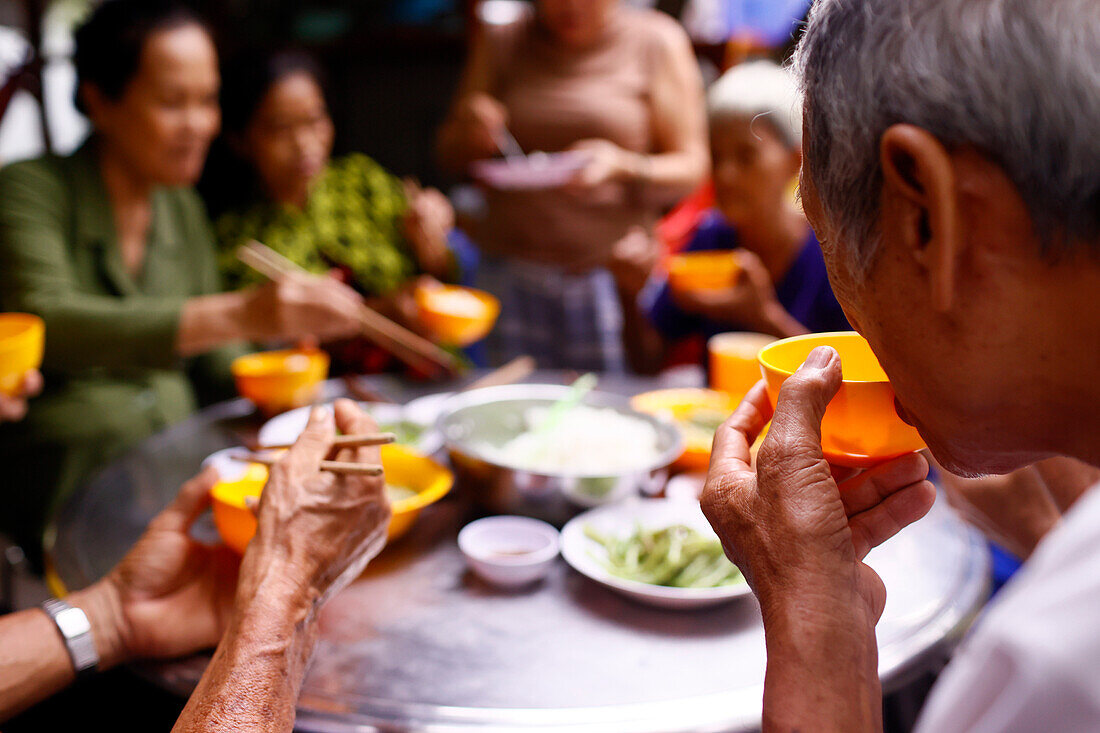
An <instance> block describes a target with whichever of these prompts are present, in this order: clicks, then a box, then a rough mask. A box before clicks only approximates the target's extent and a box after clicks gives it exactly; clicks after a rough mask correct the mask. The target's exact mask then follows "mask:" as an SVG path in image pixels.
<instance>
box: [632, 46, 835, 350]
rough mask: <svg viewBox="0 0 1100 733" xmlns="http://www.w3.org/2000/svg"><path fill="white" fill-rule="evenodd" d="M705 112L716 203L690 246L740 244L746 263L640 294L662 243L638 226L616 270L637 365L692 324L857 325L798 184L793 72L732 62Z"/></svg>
mask: <svg viewBox="0 0 1100 733" xmlns="http://www.w3.org/2000/svg"><path fill="white" fill-rule="evenodd" d="M707 114H708V117H709V122H710V150H711V158H712V163H713V175H714V187H715V193H716V197H717V207H716V208H715V209H714V210H713V211H711V212H709V213H707V214H706V215H705V217H704V218H703V220H702V222H701V224H700V225H699V227H698V229H697V230H696V232H695V235H694V236H693V238H692V239H691V241H690V242H689V243H688V245H687V247H686V248H685V251H691V252H694V251H702V250H737V252H738V257H739V261H740V263H741V265H742V268H743V269H742V272H741V275H740V277H739V279H738V281H737V282H736V283H735V284H734V285H733V286H732V287H730V288H725V289H722V290H699V291H694V292H679V291H673V290H672V289H671V288H669V287H668V285H667V284H665V285H663V286H662V287H660V289H659V290H657V291H656V292H655V293H653V292H652V291H650V292H649V293H647V294H643V295H641V297H639V295H640V293H641V292H642V289H643V287H644V286H645V284H646V282H647V278H648V276H649V273H650V271H651V269H652V266H653V264H654V259H655V256H656V248H655V247H654V246H652V243H651V242H649V241H648V239H647V238H646V237H645V236H644V235H642V234H641V233H640V232H639V233H638V236H636V237H634V238H632V239H626V240H624V241H623V242H622V243H620V246H618V247H617V248H616V251H615V253H614V254H615V268H614V270H615V274H616V279H617V283H618V287H619V293H620V297H621V298H622V299H623V309H624V312H627V313H631V314H632V315H633V317H629V318H627V324H626V326H627V327H626V329H625V330H624V334H625V337H626V344H625V345H626V349H627V352H628V354H629V356H630V358H631V363H632V365H633V366H634V368H635V369H636V370H637V371H643V372H649V371H655V370H656V369H658V368H659V367H660V366H661V364H662V363H663V362H664V359H665V353H666V351H667V344H668V343H669V342H670V341H673V340H676V339H680V338H683V337H685V336H690V335H694V334H702V335H704V336H707V337H709V336H712V335H714V334H716V333H720V332H722V331H739V330H740V331H758V332H761V333H767V334H772V335H774V336H794V335H797V334H800V333H806V332H807V331H834V330H847V329H848V327H849V326H848V322H847V320H846V319H845V318H844V313H843V311H841V309H840V306H839V305H838V304H837V301H836V298H834V297H833V292H832V290H831V289H830V287H829V280H828V276H827V275H826V272H825V263H824V261H823V260H822V256H821V247H820V245H819V244H818V241H817V238H816V237H815V236H814V233H813V231H812V230H811V229H810V225H809V224H808V223H807V222H806V218H805V216H803V214H802V212H801V211H800V210H799V208H798V206H797V204H796V203H795V201H794V198H793V197H792V196H791V194H790V185H791V182H792V181H793V180H794V179H795V177H796V176H797V175H798V170H799V167H800V166H801V164H802V126H801V111H800V105H799V98H798V90H797V89H796V87H795V85H794V82H793V80H792V79H791V78H790V76H789V75H788V74H787V72H785V71H784V70H783V69H781V68H780V67H778V66H776V65H775V64H774V63H772V62H770V61H754V62H751V63H747V64H742V65H740V66H737V67H734V68H733V69H731V70H730V71H728V72H726V74H725V75H723V76H722V77H721V78H720V79H719V80H718V81H716V82H715V83H714V84H713V85H712V86H711V88H710V90H709V92H708V94H707ZM647 295H649V296H650V297H646V296H647ZM639 301H641V302H639Z"/></svg>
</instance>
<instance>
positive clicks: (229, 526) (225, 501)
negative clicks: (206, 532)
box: [210, 444, 454, 555]
mask: <svg viewBox="0 0 1100 733" xmlns="http://www.w3.org/2000/svg"><path fill="white" fill-rule="evenodd" d="M382 467H383V468H384V469H385V471H386V484H387V485H388V486H398V487H403V488H406V489H408V490H409V491H412V492H413V493H412V495H411V496H408V497H405V498H401V499H398V500H397V501H394V502H393V503H392V505H391V507H392V509H393V517H392V518H391V519H390V526H389V529H388V531H387V533H386V539H387V541H393V540H395V539H397V538H398V537H401V536H402V535H404V534H405V533H406V532H408V531H409V529H410V528H411V527H412V525H413V522H415V521H416V518H417V517H418V516H420V512H421V510H423V509H424V507H426V506H428V505H429V504H432V503H434V502H437V501H439V500H440V499H442V498H443V497H444V496H446V495H447V492H449V491H450V490H451V487H452V486H453V485H454V474H452V473H451V472H450V471H449V470H447V469H446V468H444V467H443V466H441V465H440V464H439V463H436V462H435V461H433V460H432V459H431V458H428V457H426V456H423V455H421V454H419V453H417V452H416V451H414V450H412V449H411V448H409V447H407V446H403V445H396V444H391V445H384V446H382ZM267 476H268V471H267V468H266V467H265V466H261V465H259V464H255V463H253V464H250V465H249V467H248V471H247V472H246V473H245V475H244V476H243V477H242V478H239V479H237V480H234V481H224V482H219V483H217V484H215V485H214V488H212V489H211V490H210V495H211V497H212V498H213V505H214V524H215V526H217V528H218V534H220V535H221V538H222V540H223V541H224V542H225V544H226V545H228V546H229V547H231V548H233V549H234V550H236V551H237V552H239V553H241V554H242V555H243V554H244V551H245V548H247V547H248V543H249V541H251V540H252V535H254V534H256V517H255V516H253V514H252V512H251V511H250V510H249V509H248V507H247V505H246V504H245V497H248V496H253V497H257V498H259V496H260V494H262V493H263V489H264V484H266V483H267Z"/></svg>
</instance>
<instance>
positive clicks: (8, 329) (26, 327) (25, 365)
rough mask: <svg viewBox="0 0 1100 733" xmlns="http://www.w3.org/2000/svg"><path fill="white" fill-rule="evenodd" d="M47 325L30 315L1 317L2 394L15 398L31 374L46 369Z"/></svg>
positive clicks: (0, 377)
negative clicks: (44, 355)
mask: <svg viewBox="0 0 1100 733" xmlns="http://www.w3.org/2000/svg"><path fill="white" fill-rule="evenodd" d="M45 346H46V324H45V323H44V322H43V321H42V319H41V318H39V317H38V316H32V315H31V314H29V313H0V393H2V394H5V395H8V396H9V397H14V396H15V395H16V394H17V393H18V392H19V389H20V387H21V386H22V384H23V378H24V376H25V375H26V373H27V372H29V371H31V370H32V369H37V368H38V367H40V366H42V352H43V350H44V349H45Z"/></svg>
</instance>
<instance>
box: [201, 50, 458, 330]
mask: <svg viewBox="0 0 1100 733" xmlns="http://www.w3.org/2000/svg"><path fill="white" fill-rule="evenodd" d="M224 77H225V86H224V88H223V90H222V110H223V114H224V120H225V136H224V143H225V145H224V146H219V147H218V148H217V149H216V150H215V154H214V155H213V156H212V158H211V164H210V165H209V166H208V170H207V172H206V174H204V176H203V184H202V186H201V188H202V190H203V193H204V194H205V196H206V200H207V203H208V204H209V206H210V207H211V211H212V212H214V215H215V217H216V218H215V228H216V231H217V235H218V240H219V243H220V244H221V252H222V253H221V257H220V260H219V262H220V265H221V267H222V271H223V273H224V274H225V276H226V277H227V280H228V282H229V284H230V285H231V286H240V285H247V284H251V283H253V282H255V275H254V273H252V272H250V271H249V270H248V269H247V268H245V267H243V266H241V265H240V263H239V262H237V260H236V258H235V256H234V252H235V250H236V249H237V247H239V246H240V245H241V244H243V243H244V242H247V241H248V240H250V239H256V240H259V241H261V242H263V243H264V244H266V245H267V246H269V247H271V248H272V249H274V250H276V251H277V252H279V253H280V254H282V255H284V256H285V257H287V258H289V259H291V260H293V261H294V262H295V263H297V264H298V265H300V266H302V267H304V268H306V269H307V270H309V271H311V272H315V273H324V272H327V271H329V270H331V269H337V270H339V271H340V272H341V274H342V276H343V277H344V278H345V279H346V281H347V282H348V283H349V284H350V285H352V286H353V287H354V288H355V289H356V290H358V291H359V292H360V293H362V294H364V295H365V296H367V297H368V299H369V302H371V305H372V306H374V307H375V308H377V309H378V310H380V311H382V312H383V313H385V314H386V315H388V316H390V317H391V318H395V319H397V320H399V321H402V322H404V323H405V324H406V325H408V326H410V327H412V328H414V329H415V328H418V324H417V323H416V313H415V306H414V305H413V303H412V298H411V290H412V287H413V286H414V284H415V282H416V279H417V278H418V276H421V275H429V276H432V277H435V278H438V279H446V278H449V277H451V276H452V275H453V274H454V270H455V269H456V268H455V262H454V258H453V255H452V253H451V249H450V247H449V242H448V238H449V236H450V235H451V232H452V228H453V226H454V211H453V210H452V208H451V206H450V203H449V202H448V201H447V199H446V197H445V196H443V194H441V193H440V192H439V191H436V190H433V189H421V188H419V187H418V186H416V185H413V184H410V183H404V184H403V183H402V181H401V180H400V179H398V178H396V177H395V176H393V175H392V174H390V173H388V172H387V171H386V170H385V169H384V168H382V166H380V165H378V164H377V163H376V162H374V161H373V160H371V159H370V158H368V157H367V156H365V155H360V154H353V155H348V156H345V157H343V158H338V159H336V160H332V159H331V154H332V145H333V137H334V128H333V122H332V118H331V117H330V116H329V113H328V108H327V105H326V102H325V96H324V92H323V91H322V83H321V71H320V68H319V67H318V66H317V64H316V63H315V62H314V61H313V60H312V59H311V58H310V57H308V56H306V55H304V54H302V53H298V52H294V51H277V52H269V53H256V52H251V53H248V54H247V55H243V57H242V59H241V60H240V61H239V62H236V63H231V64H227V65H226V66H225V69H224Z"/></svg>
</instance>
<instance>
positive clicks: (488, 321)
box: [415, 285, 500, 346]
mask: <svg viewBox="0 0 1100 733" xmlns="http://www.w3.org/2000/svg"><path fill="white" fill-rule="evenodd" d="M415 297H416V305H417V307H418V308H419V309H420V319H421V320H422V321H423V322H424V325H425V326H427V327H428V328H429V329H430V330H431V332H432V333H433V334H434V335H435V337H436V338H437V339H439V340H440V341H441V342H443V343H445V344H452V345H454V346H469V345H470V344H472V343H474V342H476V341H480V340H481V339H483V338H485V336H486V335H488V333H489V331H491V330H492V329H493V326H494V325H495V324H496V322H497V316H499V315H500V301H499V300H497V299H496V298H495V297H493V296H492V295H490V294H489V293H486V292H485V291H483V290H475V289H473V288H464V287H461V286H459V285H443V286H436V287H419V288H417V289H416V291H415Z"/></svg>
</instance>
